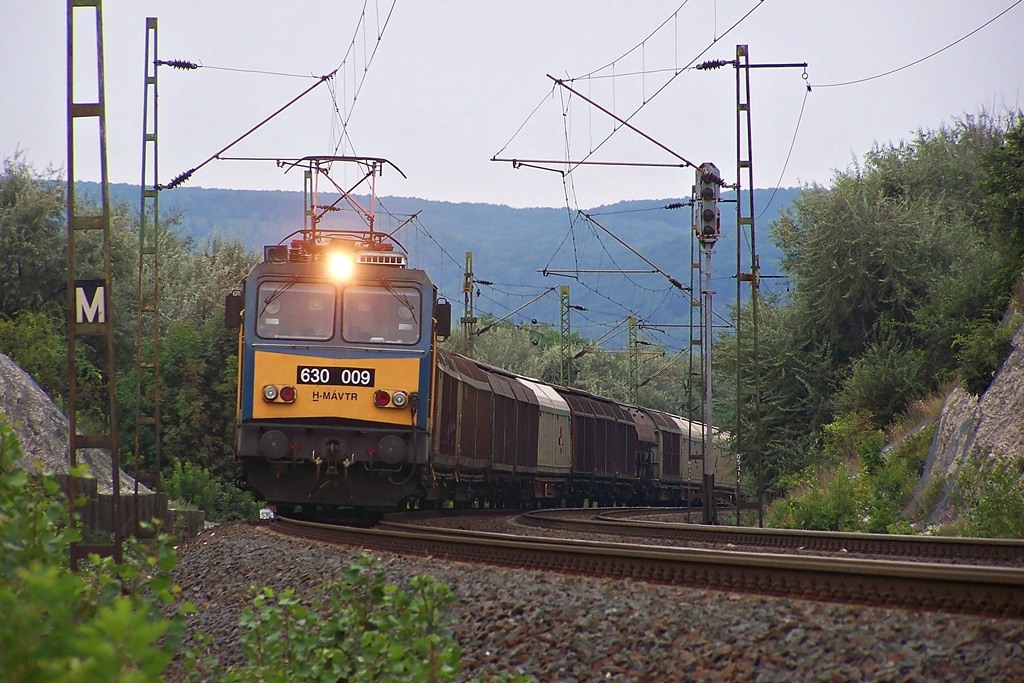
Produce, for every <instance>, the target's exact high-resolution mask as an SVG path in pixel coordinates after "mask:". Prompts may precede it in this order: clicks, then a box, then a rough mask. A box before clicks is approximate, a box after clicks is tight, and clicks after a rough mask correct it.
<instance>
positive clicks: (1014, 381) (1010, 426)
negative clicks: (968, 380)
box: [917, 325, 1024, 521]
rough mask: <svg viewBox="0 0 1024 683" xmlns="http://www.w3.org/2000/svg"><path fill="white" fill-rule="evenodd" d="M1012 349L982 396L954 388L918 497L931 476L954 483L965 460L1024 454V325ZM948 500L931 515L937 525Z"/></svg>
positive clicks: (943, 414)
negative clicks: (941, 476) (939, 476)
mask: <svg viewBox="0 0 1024 683" xmlns="http://www.w3.org/2000/svg"><path fill="white" fill-rule="evenodd" d="M1012 345H1013V350H1012V351H1011V352H1010V355H1009V356H1008V357H1007V358H1006V360H1005V361H1004V362H1003V365H1002V367H1000V368H999V372H997V373H996V376H995V378H994V379H993V380H992V384H991V385H989V388H988V389H987V390H986V391H985V393H984V394H982V396H981V397H980V398H977V397H974V396H971V395H970V394H968V393H967V392H965V391H964V390H963V389H961V388H960V387H957V388H956V389H954V390H953V391H952V393H950V395H949V396H948V397H947V398H946V403H945V405H943V407H942V413H941V415H940V416H939V423H938V426H937V428H936V430H935V440H934V441H933V443H932V448H931V451H930V452H929V454H928V461H927V462H926V463H925V470H924V476H923V477H922V478H921V485H920V486H919V487H918V491H917V493H918V497H920V495H921V493H922V492H923V490H924V487H925V486H926V484H927V481H928V480H929V479H930V478H931V477H932V475H944V476H946V478H947V481H952V480H953V479H954V478H955V476H956V474H957V473H958V472H959V471H960V468H961V467H962V466H963V463H964V462H965V461H966V459H969V458H970V459H977V458H997V457H1009V456H1024V325H1022V326H1021V327H1020V328H1018V330H1017V333H1016V334H1015V335H1014V337H1013V342H1012ZM947 507H948V505H947V503H946V502H944V503H943V504H941V505H940V506H939V508H938V509H937V510H935V511H934V512H933V514H932V520H931V521H938V520H939V518H941V517H942V516H943V515H944V514H945V512H946V509H947Z"/></svg>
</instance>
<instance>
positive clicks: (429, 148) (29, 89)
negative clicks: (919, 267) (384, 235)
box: [0, 0, 1024, 208]
mask: <svg viewBox="0 0 1024 683" xmlns="http://www.w3.org/2000/svg"><path fill="white" fill-rule="evenodd" d="M1008 8H1009V9H1008ZM1004 10H1008V11H1006V13H1005V14H1003V16H1002V17H1000V18H999V19H997V20H995V21H994V22H993V23H991V24H990V25H988V26H987V27H985V28H982V29H981V30H979V31H977V32H976V33H974V34H973V35H970V36H969V37H966V38H965V36H968V34H970V33H971V32H972V31H974V30H975V29H978V28H979V27H981V26H982V25H983V24H985V23H986V22H988V21H989V20H991V19H993V18H994V17H996V15H998V14H1000V13H1001V12H1003V11H1004ZM76 12H77V13H78V14H76V26H77V27H78V29H79V35H80V36H81V37H80V38H78V39H77V40H78V42H77V45H78V48H79V49H76V72H75V73H76V99H79V101H86V100H88V99H90V96H92V97H95V93H94V92H93V91H94V90H95V86H94V85H92V83H93V82H94V81H95V78H94V77H91V74H90V70H92V73H94V71H95V61H94V49H93V45H94V42H95V39H94V29H93V24H92V23H91V22H93V18H92V14H91V13H83V10H76ZM149 16H152V17H156V18H157V19H158V22H159V23H158V55H157V56H158V57H159V58H160V59H163V60H186V61H191V62H195V63H200V64H202V65H203V68H201V69H198V70H193V71H181V70H175V69H171V68H170V67H166V66H165V67H160V69H159V72H158V80H159V107H158V112H159V121H158V139H159V151H158V157H159V158H158V161H159V177H160V179H161V182H162V183H167V182H169V181H170V179H171V178H173V177H174V176H177V175H178V174H180V173H182V172H184V171H186V170H189V169H191V168H194V167H196V166H197V165H199V164H201V163H202V162H204V161H205V160H207V159H208V158H209V157H211V156H212V155H214V154H215V153H216V152H218V151H219V150H220V149H222V148H223V147H225V146H227V145H228V144H229V143H230V142H232V141H233V140H235V139H236V138H237V137H239V136H240V135H242V134H243V133H245V132H246V131H247V130H249V129H250V128H251V127H253V126H254V125H256V124H257V123H259V122H260V121H262V120H263V119H264V118H266V117H267V116H269V115H270V114H271V113H272V112H274V111H275V110H277V109H278V108H280V107H282V106H283V105H285V104H286V103H288V102H289V101H290V100H291V99H292V98H294V97H295V96H296V95H298V94H299V93H301V92H302V91H303V90H305V89H306V88H308V87H310V86H311V85H313V84H314V83H316V82H317V81H316V79H315V78H310V76H320V75H324V74H328V73H330V72H332V71H333V70H334V69H336V68H338V67H339V66H340V67H341V68H340V69H339V70H338V72H337V74H336V75H335V76H334V78H332V79H331V80H330V81H327V82H325V83H322V84H320V85H318V86H317V87H315V88H314V89H313V90H312V91H311V92H310V93H309V94H307V95H306V96H304V97H303V98H301V99H300V100H299V101H298V102H296V103H295V104H294V105H292V106H290V107H289V108H287V109H286V110H285V112H284V113H283V114H281V115H279V116H277V117H275V118H273V119H272V120H271V121H270V122H268V123H267V124H265V125H264V126H263V127H261V128H260V129H259V130H257V131H256V132H255V133H253V134H252V135H250V136H249V137H247V138H246V139H245V140H243V141H242V142H241V143H239V144H238V145H236V146H235V147H232V148H231V149H230V150H228V151H227V152H225V153H224V156H235V157H261V158H262V157H266V158H295V157H302V156H307V155H314V154H332V153H337V154H358V155H366V156H374V157H384V158H387V159H389V160H390V161H391V162H392V163H393V164H394V165H395V166H396V167H398V168H399V169H401V171H402V173H403V174H404V176H405V177H403V176H402V175H401V174H398V173H395V172H392V171H391V170H390V169H388V170H386V171H385V173H384V175H383V176H382V177H381V178H379V179H378V180H377V192H378V193H379V194H381V195H391V196H407V197H421V198H424V199H430V200H441V201H451V202H487V203H493V204H506V205H509V206H514V207H527V206H553V207H562V206H566V203H567V202H570V203H572V204H573V205H575V206H579V207H582V208H586V207H594V206H600V205H604V204H610V203H613V202H616V201H619V200H624V199H655V198H668V197H683V196H689V193H690V188H691V185H692V184H693V179H694V175H693V171H692V169H680V168H672V167H641V166H634V165H629V166H614V165H609V166H603V165H601V166H599V165H593V166H583V167H580V168H578V169H577V170H576V171H574V172H573V173H572V174H570V175H568V176H565V177H563V176H562V175H561V174H559V173H553V172H549V171H544V170H538V169H535V168H530V167H522V168H514V167H513V164H511V163H509V162H502V161H492V160H491V159H492V157H495V156H497V157H500V158H504V159H541V160H556V161H557V160H564V159H567V158H569V159H573V160H579V159H589V160H591V161H601V162H628V163H630V164H636V163H643V164H679V163H680V158H682V159H685V160H687V161H690V162H693V163H696V164H699V163H701V162H704V161H711V162H713V163H715V164H716V165H718V166H719V168H720V169H721V170H722V174H723V176H724V177H725V178H726V180H733V179H735V177H736V131H737V122H736V75H735V70H734V69H733V67H732V66H725V67H723V68H721V69H718V70H716V71H696V70H693V69H689V68H686V67H688V66H692V65H693V64H696V63H699V62H700V61H704V60H707V59H721V60H731V59H734V57H735V54H736V46H737V45H739V44H744V45H747V46H748V49H749V54H750V62H751V63H752V64H793V63H803V62H806V63H807V67H806V71H805V70H804V69H803V68H800V67H795V68H794V67H787V68H770V69H769V68H761V69H751V70H750V111H751V120H752V124H751V137H752V140H753V152H752V161H753V167H754V184H755V185H756V186H757V187H768V188H770V187H775V186H776V185H778V184H781V185H782V186H798V185H804V184H809V183H819V184H824V185H827V184H828V183H829V181H830V179H831V178H832V177H833V175H834V173H835V172H836V171H837V170H843V169H847V168H849V167H850V166H851V164H854V163H856V162H857V161H858V160H862V159H863V157H864V154H865V153H866V152H868V151H869V150H870V149H871V148H872V146H873V145H875V144H879V143H881V144H885V143H889V142H892V143H898V142H899V141H900V140H907V139H912V138H913V136H914V134H915V132H916V131H917V130H919V129H922V128H923V129H926V130H927V129H935V128H937V127H939V126H941V125H944V124H949V123H950V122H951V121H954V120H955V119H957V118H958V117H961V116H964V115H975V114H978V113H979V112H981V111H989V112H993V111H994V112H996V113H999V112H1005V111H1006V110H1015V109H1020V108H1021V107H1022V106H1024V104H1022V97H1024V93H1022V85H1024V5H1022V4H1021V3H1020V0H958V1H952V0H902V1H900V2H891V0H884V1H880V0H857V2H849V1H846V2H838V1H833V0H761V1H758V0H689V1H688V2H685V3H682V2H681V1H680V0H671V1H663V0H645V1H644V2H635V1H633V0H563V1H561V2H550V0H516V1H514V2H513V1H511V0H492V1H488V2H484V1H481V0H435V1H432V2H425V1H423V0H376V1H375V0H366V1H365V2H364V0H334V1H327V0H322V1H313V0H309V1H303V2H296V3H284V2H279V1H274V2H272V1H269V0H247V1H245V2H242V1H241V0H217V1H214V2H211V1H210V0H173V1H171V0H164V1H158V0H106V1H105V2H104V3H103V41H104V66H105V95H106V102H105V104H106V121H107V144H108V166H109V177H110V180H111V181H112V182H121V183H138V182H139V181H140V178H141V172H142V171H141V148H142V143H141V140H142V105H143V94H144V86H143V75H144V64H145V60H146V56H145V49H144V45H145V37H146V32H145V18H146V17H149ZM659 27H660V29H659ZM66 32H67V17H66V3H64V2H58V1H57V0H46V1H44V2H17V1H15V0H4V1H3V2H0V64H3V65H4V68H3V69H0V158H8V157H11V156H13V155H14V154H15V152H16V151H17V150H20V151H21V152H22V153H23V155H24V158H25V159H26V160H27V161H29V162H30V163H31V164H32V165H33V166H35V168H36V169H37V170H39V171H42V170H44V169H45V168H46V167H47V166H51V165H52V166H53V167H54V168H56V169H64V168H65V167H66V165H67V137H66V130H65V126H66V124H65V117H66V88H67V80H66V52H67V43H66ZM378 36H379V39H378ZM961 39H963V40H961ZM958 40H961V42H959V43H957V44H956V45H953V46H952V47H949V49H946V50H944V51H942V52H940V53H939V54H936V55H934V56H930V57H929V55H932V53H935V52H937V51H939V50H942V49H943V48H946V47H947V46H949V45H950V44H952V43H954V42H956V41H958ZM91 52H92V56H90V53H91ZM918 60H923V61H920V62H919V63H917V64H914V65H913V66H908V65H911V64H912V63H914V62H917V61H918ZM901 67H907V68H901ZM894 70H897V71H895V72H894V73H890V74H888V75H885V76H882V77H879V78H872V77H874V76H879V75H881V74H885V73H886V72H890V71H894ZM252 71H266V72H276V73H286V74H295V75H298V76H305V77H304V78H303V77H297V76H281V75H268V74H261V73H252ZM549 74H550V75H552V76H555V77H558V78H562V79H568V78H571V79H573V80H572V81H571V82H567V85H570V87H572V88H573V89H574V90H575V91H576V93H578V95H577V94H573V93H571V92H570V91H569V90H567V89H566V88H564V87H562V86H560V85H557V84H555V83H554V81H553V80H551V79H550V78H549V77H548V75H549ZM588 75H589V76H588ZM861 79H870V80H864V81H862V82H859V83H851V84H848V85H836V84H844V83H849V82H851V81H859V80H861ZM807 85H810V86H811V91H810V92H808V91H807ZM580 95H582V96H585V97H587V98H588V99H590V100H592V101H594V102H595V103H597V104H598V105H600V106H601V107H602V108H603V109H605V110H608V111H610V112H612V113H614V114H615V115H616V116H618V117H620V118H623V119H628V120H629V121H630V123H631V124H632V125H634V126H635V127H637V128H638V129H640V130H641V131H643V133H645V134H646V135H647V136H649V137H650V138H652V139H653V140H654V141H656V142H657V143H658V144H655V143H654V142H651V141H650V140H648V139H645V138H644V137H641V136H640V135H639V134H637V133H635V132H634V131H632V130H629V129H628V128H626V127H622V126H619V127H618V129H617V130H614V132H613V127H614V126H616V125H617V124H616V123H615V121H614V119H613V118H612V117H611V116H609V115H608V114H606V113H604V112H602V111H601V110H600V109H598V108H596V107H595V106H593V105H591V104H588V103H587V102H586V101H584V99H583V98H582V97H580ZM342 119H347V122H348V124H347V128H346V132H347V135H346V136H345V137H343V138H342V137H341V136H340V135H339V130H340V126H341V123H340V120H342ZM90 125H92V124H88V123H85V124H79V125H77V126H76V137H77V139H78V140H79V146H78V148H77V151H76V158H77V159H78V160H79V161H78V162H76V174H77V175H78V177H79V178H81V179H85V180H95V179H98V175H99V171H98V162H96V161H95V160H96V159H97V158H98V155H97V154H96V153H95V151H94V149H95V144H94V143H93V142H92V141H93V140H95V139H96V138H97V137H98V135H97V133H96V131H95V127H94V126H93V128H92V129H90V128H89V126H90ZM609 134H611V137H610V138H608V141H607V142H605V143H603V144H602V140H604V139H605V138H606V137H607V136H608V135H609ZM339 140H340V141H341V142H342V143H343V144H342V145H341V146H339ZM90 145H92V151H90ZM83 150H84V151H83ZM666 150H669V151H666ZM340 173H341V174H342V176H343V177H342V178H340V179H342V180H346V179H347V178H348V174H349V173H353V174H354V171H341V172H340ZM353 177H354V176H353ZM188 185H189V186H191V187H222V188H238V189H283V190H301V189H302V178H301V177H300V176H299V175H298V174H296V173H291V174H285V173H283V172H282V171H281V170H280V169H279V168H277V166H276V165H275V164H274V163H273V162H270V161H234V160H214V161H212V162H210V163H208V164H206V165H205V166H203V167H202V168H201V169H199V170H198V171H197V172H196V173H195V175H194V176H193V177H192V178H191V180H190V181H189V182H188ZM171 191H173V190H171Z"/></svg>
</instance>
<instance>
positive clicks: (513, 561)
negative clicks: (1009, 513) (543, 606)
mask: <svg viewBox="0 0 1024 683" xmlns="http://www.w3.org/2000/svg"><path fill="white" fill-rule="evenodd" d="M272 528H273V529H274V530H275V531H277V532H279V533H284V534H289V535H293V536H299V537H303V538H308V539H313V540H318V541H322V542H329V543H338V544H347V545H358V546H362V547H365V548H369V549H373V550H381V551H388V552H396V553H412V554H418V555H429V556H433V557H437V558H442V559H446V560H453V561H461V562H480V563H486V564H494V565H500V566H508V567H519V568H524V569H540V570H547V571H559V572H564V573H576V574H581V575H587V576H593V577H602V578H631V579H635V580H639V581H650V582H655V583H661V584H670V585H677V586H689V587H696V588H709V589H713V590H722V591H734V592H748V593H758V594H764V595H775V596H788V597H795V598H803V599H811V600H822V601H832V602H850V603H858V604H867V605H877V606H885V607H897V608H904V609H925V610H935V611H943V612H951V613H965V614H980V615H988V616H1005V617H1015V618H1021V617H1024V571H1021V570H1020V569H1018V568H1009V567H993V566H982V567H979V566H970V565H954V564H938V563H930V562H920V561H917V562H906V561H894V560H867V559H855V558H837V557H813V556H801V555H784V554H773V553H765V552H740V551H723V550H706V549H693V548H674V547H664V546H640V545H631V544H625V543H609V542H596V541H582V540H565V539H555V538H542V537H527V536H513V535H510V534H496V533H489V532H483V531H465V530H453V529H438V528H430V527H423V526H416V525H412V524H404V523H401V522H385V523H384V524H382V525H380V526H378V527H377V528H373V529H355V528H351V527H338V526H332V525H328V524H320V523H315V522H303V521H297V520H291V519H284V518H282V519H279V520H277V521H276V522H275V523H274V525H273V527H272Z"/></svg>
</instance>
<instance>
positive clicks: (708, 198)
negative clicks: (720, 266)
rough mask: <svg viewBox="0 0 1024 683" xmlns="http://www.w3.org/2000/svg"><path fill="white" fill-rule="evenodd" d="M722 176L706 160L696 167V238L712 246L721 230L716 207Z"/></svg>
mask: <svg viewBox="0 0 1024 683" xmlns="http://www.w3.org/2000/svg"><path fill="white" fill-rule="evenodd" d="M721 183H722V177H721V175H719V172H718V167H717V166H715V165H714V164H713V163H711V162H710V161H706V162H704V163H703V164H701V165H700V166H699V167H698V168H697V198H698V201H699V209H698V211H697V216H698V220H699V222H698V225H695V226H694V230H695V231H696V233H697V239H698V240H700V242H701V244H703V245H704V246H712V245H714V243H715V242H717V241H718V237H719V234H720V232H721V213H720V212H719V209H718V200H719V192H720V190H719V187H720V185H721Z"/></svg>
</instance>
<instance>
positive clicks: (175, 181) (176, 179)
mask: <svg viewBox="0 0 1024 683" xmlns="http://www.w3.org/2000/svg"><path fill="white" fill-rule="evenodd" d="M195 172H196V169H194V168H193V169H191V170H188V171H185V172H184V173H181V174H179V175H177V176H175V177H174V179H172V180H171V182H169V183H167V184H166V185H164V186H163V187H161V188H160V189H163V190H169V189H171V188H172V187H177V186H178V185H181V184H182V183H183V182H185V181H186V180H188V179H189V178H191V177H192V174H193V173H195Z"/></svg>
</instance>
